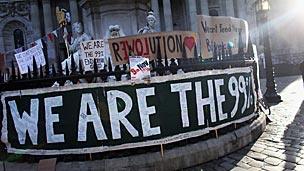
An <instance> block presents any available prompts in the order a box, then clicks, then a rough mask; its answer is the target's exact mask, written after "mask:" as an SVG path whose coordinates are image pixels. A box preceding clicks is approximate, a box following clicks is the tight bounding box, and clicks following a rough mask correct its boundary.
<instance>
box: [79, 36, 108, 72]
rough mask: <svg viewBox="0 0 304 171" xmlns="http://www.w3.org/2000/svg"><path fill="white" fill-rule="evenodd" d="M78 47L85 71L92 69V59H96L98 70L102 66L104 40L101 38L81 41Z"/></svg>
mask: <svg viewBox="0 0 304 171" xmlns="http://www.w3.org/2000/svg"><path fill="white" fill-rule="evenodd" d="M80 48H81V51H82V53H81V55H82V59H83V66H84V70H85V71H92V70H94V60H96V63H97V66H98V70H100V69H103V68H104V41H103V40H102V39H99V40H88V41H84V42H81V43H80Z"/></svg>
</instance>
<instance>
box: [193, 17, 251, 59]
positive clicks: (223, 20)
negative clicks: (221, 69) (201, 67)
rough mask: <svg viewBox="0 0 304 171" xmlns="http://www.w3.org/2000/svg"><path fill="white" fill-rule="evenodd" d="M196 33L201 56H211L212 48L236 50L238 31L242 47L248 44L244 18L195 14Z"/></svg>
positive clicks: (234, 51)
mask: <svg viewBox="0 0 304 171" xmlns="http://www.w3.org/2000/svg"><path fill="white" fill-rule="evenodd" d="M197 21H198V22H197V23H198V33H199V38H200V45H201V55H202V57H203V58H211V57H212V56H213V52H214V49H215V48H217V50H218V51H222V48H224V51H226V50H227V49H228V47H229V48H231V50H232V54H236V53H237V52H238V44H239V33H241V36H242V37H241V38H242V42H243V43H244V48H245V49H246V48H247V45H248V23H247V22H246V21H245V20H242V19H239V18H233V17H222V16H221V17H211V16H205V15H198V16H197Z"/></svg>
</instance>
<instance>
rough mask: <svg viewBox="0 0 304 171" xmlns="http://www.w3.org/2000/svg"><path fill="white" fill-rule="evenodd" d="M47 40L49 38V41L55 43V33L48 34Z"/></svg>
mask: <svg viewBox="0 0 304 171" xmlns="http://www.w3.org/2000/svg"><path fill="white" fill-rule="evenodd" d="M47 38H48V40H50V41H54V35H53V33H48V34H47Z"/></svg>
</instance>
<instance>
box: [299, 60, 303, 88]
mask: <svg viewBox="0 0 304 171" xmlns="http://www.w3.org/2000/svg"><path fill="white" fill-rule="evenodd" d="M300 71H301V74H302V79H303V83H304V60H303V61H302V62H301V63H300Z"/></svg>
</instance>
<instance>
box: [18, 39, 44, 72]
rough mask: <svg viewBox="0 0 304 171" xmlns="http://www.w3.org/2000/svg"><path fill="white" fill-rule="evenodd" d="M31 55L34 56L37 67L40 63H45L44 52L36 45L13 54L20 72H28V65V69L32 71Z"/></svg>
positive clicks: (42, 64)
mask: <svg viewBox="0 0 304 171" xmlns="http://www.w3.org/2000/svg"><path fill="white" fill-rule="evenodd" d="M33 57H35V60H36V64H37V67H38V68H39V67H40V65H41V66H44V65H45V58H44V54H43V51H42V49H41V47H40V46H39V45H36V46H34V47H32V48H30V49H28V50H26V51H24V52H21V53H17V54H15V58H16V61H17V63H18V67H19V70H20V73H21V74H26V73H27V72H28V69H27V68H28V66H29V67H30V70H31V71H33Z"/></svg>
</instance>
